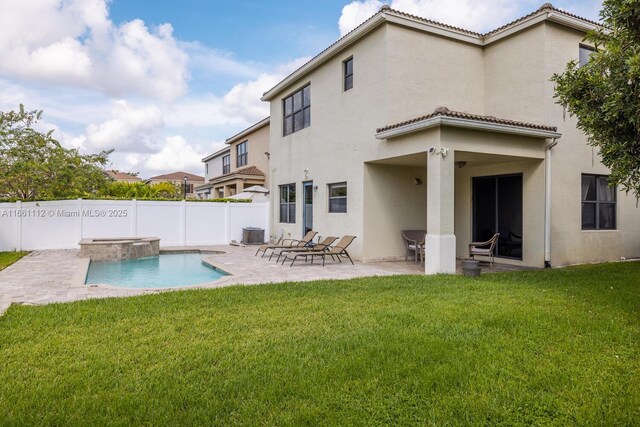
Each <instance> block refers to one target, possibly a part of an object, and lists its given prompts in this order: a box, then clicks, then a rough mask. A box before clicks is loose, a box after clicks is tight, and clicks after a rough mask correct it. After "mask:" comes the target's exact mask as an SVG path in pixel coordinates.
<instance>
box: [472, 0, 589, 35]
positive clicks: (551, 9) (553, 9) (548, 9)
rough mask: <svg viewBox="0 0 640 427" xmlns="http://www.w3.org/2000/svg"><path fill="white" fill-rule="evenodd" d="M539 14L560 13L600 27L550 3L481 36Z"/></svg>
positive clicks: (491, 33)
mask: <svg viewBox="0 0 640 427" xmlns="http://www.w3.org/2000/svg"><path fill="white" fill-rule="evenodd" d="M540 12H558V13H561V14H563V15H567V16H570V17H572V18H576V19H580V20H582V21H584V22H588V23H589V24H593V25H601V24H600V23H598V22H596V21H592V20H590V19H587V18H583V17H582V16H578V15H575V14H573V13H569V12H567V11H564V10H562V9H558V8H557V7H555V6H553V5H552V4H551V3H545V4H543V5H542V6H540V8H539V9H538V10H536V11H534V12H531V13H529V14H528V15H525V16H521V17H520V18H518V19H516V20H513V21H511V22H509V23H507V24H504V25H502V26H500V27H498V28H496V29H494V30H491V31H489V32H488V33H484V34H483V35H482V37H488V36H491V35H493V34H495V33H498V32H500V31H502V30H506V29H507V28H510V27H513V26H514V25H516V24H518V23H520V22H522V21H525V20H526V19H528V18H530V17H532V16H534V15H536V14H538V13H540Z"/></svg>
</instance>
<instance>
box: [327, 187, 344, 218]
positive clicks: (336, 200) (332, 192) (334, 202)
mask: <svg viewBox="0 0 640 427" xmlns="http://www.w3.org/2000/svg"><path fill="white" fill-rule="evenodd" d="M328 189H329V212H330V213H346V212H347V183H346V182H339V183H336V184H329V185H328Z"/></svg>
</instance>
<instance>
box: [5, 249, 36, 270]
mask: <svg viewBox="0 0 640 427" xmlns="http://www.w3.org/2000/svg"><path fill="white" fill-rule="evenodd" d="M28 253H29V252H0V270H4V269H5V268H7V267H9V266H10V265H11V264H13V263H14V262H16V261H18V260H19V259H20V258H22V257H23V256H25V255H27V254H28Z"/></svg>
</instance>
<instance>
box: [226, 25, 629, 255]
mask: <svg viewBox="0 0 640 427" xmlns="http://www.w3.org/2000/svg"><path fill="white" fill-rule="evenodd" d="M580 40H581V35H580V34H579V33H578V32H576V31H574V30H569V29H566V28H563V27H560V26H558V25H556V24H552V23H547V22H545V23H541V24H538V25H535V26H533V27H531V28H529V29H528V30H525V31H523V32H520V33H517V34H515V35H512V36H509V37H506V38H504V39H502V40H499V41H497V42H494V43H491V44H490V45H488V46H486V47H484V48H482V47H479V46H474V45H471V44H467V43H464V42H460V41H456V40H452V39H448V38H444V37H441V36H435V35H432V34H426V33H423V32H418V31H416V30H412V29H407V28H403V27H400V26H397V25H395V24H386V25H382V26H381V27H379V28H377V29H376V30H374V31H373V32H372V33H370V34H369V35H367V36H366V37H364V38H363V39H361V40H359V41H358V42H357V43H356V44H354V45H352V46H351V47H349V48H347V49H345V50H344V51H342V52H340V53H338V54H337V55H336V56H335V57H334V58H333V59H331V60H329V61H327V62H325V63H324V64H323V65H321V66H319V67H318V68H316V69H315V70H313V71H312V72H311V73H309V74H308V75H306V76H304V77H303V78H301V79H299V80H298V81H296V82H294V83H292V84H291V85H290V86H289V87H288V88H285V89H284V90H283V91H282V92H281V93H279V94H277V96H276V97H275V98H274V99H273V100H272V101H271V145H270V149H269V150H268V151H270V152H271V169H270V170H271V173H272V183H271V190H272V194H273V195H274V198H273V200H274V202H275V203H273V211H272V214H273V215H272V224H273V227H272V230H274V234H280V232H284V233H285V234H288V235H291V236H293V237H299V236H300V235H301V233H302V182H303V181H307V180H313V182H314V185H317V186H318V190H317V191H315V192H314V228H315V229H316V230H317V231H318V232H319V233H320V234H321V235H327V234H335V235H342V234H355V235H357V236H358V237H359V239H356V241H355V243H354V245H353V251H352V253H353V254H354V256H355V257H356V258H364V259H380V258H387V257H395V256H402V254H403V250H402V246H401V240H399V238H398V239H396V238H395V237H394V236H396V235H399V228H398V227H404V224H415V223H416V222H419V220H420V218H421V217H422V219H423V220H424V221H425V223H426V219H425V218H424V216H423V215H424V214H423V213H421V212H420V211H421V210H422V208H423V206H422V205H420V204H419V203H418V204H416V205H415V206H413V202H406V201H404V199H402V197H400V196H401V195H402V192H401V191H398V192H393V191H392V189H393V188H396V187H397V188H404V187H402V186H403V183H405V182H406V179H407V178H408V177H409V176H410V175H416V174H417V173H418V170H419V169H420V168H422V167H421V166H420V165H416V164H415V162H412V161H411V160H410V156H411V155H413V154H415V153H424V152H425V151H426V150H427V149H428V148H429V147H430V146H444V147H448V148H450V149H451V150H452V152H458V153H460V155H463V154H464V153H485V154H489V155H493V156H495V157H494V158H493V159H492V160H487V159H486V158H483V161H482V162H479V163H478V164H474V163H473V162H470V163H469V165H468V166H467V167H465V168H463V169H459V170H456V171H455V181H456V182H455V188H456V197H455V233H456V237H457V254H458V256H466V252H467V246H466V245H467V244H468V242H469V241H470V240H471V178H472V177H473V176H486V175H499V174H508V173H522V174H523V185H524V189H523V191H524V203H525V206H524V224H523V226H524V229H525V231H524V236H523V237H524V239H525V243H524V245H525V247H524V248H523V254H524V260H523V261H522V262H521V263H523V264H525V265H532V266H542V265H543V263H544V190H545V175H544V167H545V165H544V155H545V148H544V147H545V146H546V144H547V143H549V142H550V141H548V140H547V141H545V140H544V139H533V138H524V137H515V136H510V135H504V134H495V133H490V132H484V131H463V130H451V129H450V128H444V129H443V130H437V129H436V130H431V131H423V132H419V133H417V134H414V135H411V136H407V137H400V138H394V139H391V140H382V141H380V140H377V139H375V136H374V135H375V129H376V128H378V127H381V126H383V125H385V124H390V123H395V122H398V121H401V120H405V119H410V118H413V117H416V116H419V115H422V114H427V113H430V112H432V111H433V109H434V108H436V107H437V106H447V107H449V108H450V109H454V110H461V111H467V112H471V113H476V114H485V115H494V116H497V117H501V118H507V119H515V120H522V121H527V122H534V123H540V124H545V125H553V126H557V127H558V129H559V132H561V133H562V138H561V139H560V141H559V144H558V145H557V146H556V148H554V149H553V156H554V157H553V174H552V182H553V191H552V236H551V237H552V259H551V261H552V265H563V264H568V263H574V262H591V261H602V260H613V259H618V258H619V257H620V256H626V257H634V256H635V257H637V256H640V211H639V210H638V208H637V207H636V206H635V200H634V199H631V198H627V197H624V196H623V195H620V196H619V203H618V216H617V220H618V230H617V231H613V232H608V231H601V232H586V231H582V230H581V203H580V193H581V182H580V177H581V173H601V174H606V173H607V170H606V168H604V167H603V166H602V165H601V164H599V162H598V159H597V153H596V154H594V153H593V152H592V149H591V147H589V146H587V145H586V144H585V142H586V141H585V138H584V136H583V135H582V134H581V133H580V132H579V131H578V130H577V129H575V119H573V118H570V117H567V118H566V119H564V118H563V111H562V109H561V107H559V106H558V105H556V104H555V102H554V99H553V83H552V82H550V81H549V78H550V77H551V75H552V74H553V72H561V71H562V70H563V69H564V66H565V64H566V62H567V61H568V60H570V59H573V58H577V55H578V44H579V43H580ZM350 56H353V58H354V88H353V89H352V90H350V91H347V92H343V91H342V61H343V60H344V59H346V58H348V57H350ZM307 83H311V99H312V100H311V126H310V127H309V128H306V129H303V130H301V131H299V132H296V133H294V134H291V135H288V136H286V137H283V136H282V111H281V110H282V99H283V98H284V97H285V96H288V95H289V94H291V93H293V92H294V91H296V90H297V89H299V88H301V87H302V86H304V85H305V84H307ZM265 151H267V150H265ZM457 155H458V154H457V153H456V156H457ZM401 156H405V157H404V159H405V160H404V161H405V164H404V165H403V164H402V161H399V163H397V164H396V165H395V166H391V165H386V166H383V165H380V164H379V163H380V161H382V163H384V162H385V161H384V160H383V159H391V158H397V157H401ZM232 157H233V155H232ZM456 158H457V157H456ZM367 162H370V163H375V164H368V163H367ZM416 167H417V168H418V169H416ZM422 172H423V174H424V175H425V176H426V169H423V170H422ZM341 181H347V182H348V191H349V197H348V213H347V214H329V213H328V212H327V205H328V203H327V184H329V183H333V182H341ZM288 183H296V188H297V192H298V199H297V200H298V203H297V218H296V223H295V224H281V223H279V221H278V218H279V204H278V198H279V191H278V185H281V184H288ZM407 191H409V192H410V193H411V194H412V192H413V191H419V189H417V188H413V187H412V188H411V190H407ZM425 193H426V191H425ZM387 197H388V198H390V199H391V200H392V201H393V203H395V204H400V206H401V208H400V209H397V210H396V212H395V215H394V212H393V209H392V206H393V204H392V203H389V205H385V204H384V203H383V202H384V200H385V199H386V198H387ZM400 199H402V200H400ZM414 200H418V199H414ZM407 203H408V204H410V205H412V206H407ZM416 203H417V202H416ZM392 220H394V221H395V222H396V223H397V224H402V225H401V226H400V225H396V224H393V225H392ZM416 225H417V224H416ZM425 225H426V224H425ZM387 227H389V228H387ZM407 227H409V225H407ZM413 227H414V226H413V225H411V228H413ZM419 228H423V227H419ZM376 233H377V234H379V235H380V236H382V237H378V236H375V234H376ZM387 242H395V243H392V244H389V243H387ZM363 245H364V249H363ZM516 262H517V261H516Z"/></svg>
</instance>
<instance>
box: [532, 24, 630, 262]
mask: <svg viewBox="0 0 640 427" xmlns="http://www.w3.org/2000/svg"><path fill="white" fill-rule="evenodd" d="M546 31H547V43H546V45H545V50H546V59H547V62H546V67H545V69H546V74H547V76H549V77H550V76H551V75H552V74H553V73H554V72H558V73H559V72H562V71H563V70H564V68H565V63H566V62H567V60H568V59H577V58H578V45H579V43H580V42H581V40H582V35H581V34H580V33H578V32H575V31H572V30H569V29H566V28H564V27H561V26H558V25H555V24H548V25H547V26H546ZM546 94H547V96H546V104H545V105H546V108H547V120H548V121H549V122H550V123H552V124H554V125H556V126H558V129H559V130H560V132H562V134H563V135H562V139H560V141H559V144H558V145H557V146H556V147H555V148H554V149H553V160H552V164H553V167H552V171H553V172H552V182H553V190H552V221H551V223H552V235H551V238H552V252H551V257H552V264H553V265H564V264H573V263H576V262H599V261H614V260H618V259H620V257H623V256H624V257H627V258H632V257H634V258H635V257H640V209H639V208H638V207H637V206H636V200H635V198H633V197H631V196H625V195H624V193H622V192H620V191H619V192H618V204H617V230H614V231H604V230H602V231H583V230H582V229H581V228H582V227H581V218H582V211H581V187H582V184H581V174H583V173H587V174H602V175H608V174H609V171H608V170H607V168H606V167H605V166H604V165H602V164H601V163H600V161H599V155H598V150H597V149H596V148H592V147H591V146H589V145H587V140H586V137H585V136H584V135H583V134H582V133H581V132H580V131H579V130H577V129H576V119H575V118H574V117H570V116H569V115H568V114H567V115H566V118H565V119H563V111H562V107H561V106H559V105H557V104H555V103H554V102H553V99H552V94H553V82H549V81H548V82H547V88H546Z"/></svg>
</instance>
